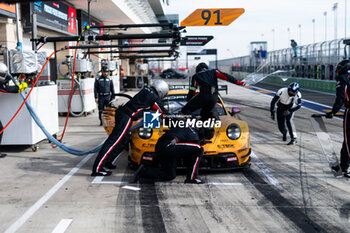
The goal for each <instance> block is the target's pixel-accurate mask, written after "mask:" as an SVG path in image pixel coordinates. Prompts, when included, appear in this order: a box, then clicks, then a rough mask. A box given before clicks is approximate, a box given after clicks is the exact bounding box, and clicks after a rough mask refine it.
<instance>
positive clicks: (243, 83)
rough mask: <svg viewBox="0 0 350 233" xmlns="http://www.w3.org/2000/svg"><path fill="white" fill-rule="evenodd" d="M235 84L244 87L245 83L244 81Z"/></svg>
mask: <svg viewBox="0 0 350 233" xmlns="http://www.w3.org/2000/svg"><path fill="white" fill-rule="evenodd" d="M237 84H238V85H240V86H243V87H244V86H245V85H246V84H247V83H246V82H245V81H238V82H237Z"/></svg>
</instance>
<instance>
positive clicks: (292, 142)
mask: <svg viewBox="0 0 350 233" xmlns="http://www.w3.org/2000/svg"><path fill="white" fill-rule="evenodd" d="M295 144H297V139H296V138H292V140H290V142H288V144H287V145H295Z"/></svg>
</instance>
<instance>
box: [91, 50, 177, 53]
mask: <svg viewBox="0 0 350 233" xmlns="http://www.w3.org/2000/svg"><path fill="white" fill-rule="evenodd" d="M172 52H174V51H173V50H132V51H116V50H112V51H91V52H88V53H172Z"/></svg>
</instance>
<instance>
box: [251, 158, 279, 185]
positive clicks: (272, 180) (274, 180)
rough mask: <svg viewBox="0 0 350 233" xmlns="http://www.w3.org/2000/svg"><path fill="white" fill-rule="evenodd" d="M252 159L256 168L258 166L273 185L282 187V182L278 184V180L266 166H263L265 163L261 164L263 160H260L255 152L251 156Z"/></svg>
mask: <svg viewBox="0 0 350 233" xmlns="http://www.w3.org/2000/svg"><path fill="white" fill-rule="evenodd" d="M250 157H252V159H253V161H254V162H255V164H256V166H258V167H259V168H260V169H261V171H262V172H263V173H264V175H265V176H266V178H267V179H268V180H269V181H270V183H271V184H273V185H275V186H277V185H280V182H278V180H277V179H276V178H275V177H274V176H273V175H272V173H271V172H270V171H269V169H267V167H266V166H265V164H263V162H261V160H260V159H259V158H258V156H256V154H254V152H253V151H252V153H251V154H250Z"/></svg>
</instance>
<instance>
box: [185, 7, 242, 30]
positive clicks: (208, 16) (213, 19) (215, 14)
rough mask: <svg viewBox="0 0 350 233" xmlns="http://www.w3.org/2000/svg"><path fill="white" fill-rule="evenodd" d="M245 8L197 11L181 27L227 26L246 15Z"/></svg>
mask: <svg viewBox="0 0 350 233" xmlns="http://www.w3.org/2000/svg"><path fill="white" fill-rule="evenodd" d="M244 11H245V10H244V9H243V8H221V9H220V8H219V9H197V10H195V11H194V12H192V14H190V15H189V16H187V18H186V19H184V20H183V21H182V22H181V24H180V25H181V26H227V25H230V24H231V23H232V22H233V21H234V20H236V19H237V18H238V17H239V16H241V15H242V14H243V13H244Z"/></svg>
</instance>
